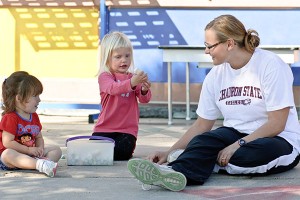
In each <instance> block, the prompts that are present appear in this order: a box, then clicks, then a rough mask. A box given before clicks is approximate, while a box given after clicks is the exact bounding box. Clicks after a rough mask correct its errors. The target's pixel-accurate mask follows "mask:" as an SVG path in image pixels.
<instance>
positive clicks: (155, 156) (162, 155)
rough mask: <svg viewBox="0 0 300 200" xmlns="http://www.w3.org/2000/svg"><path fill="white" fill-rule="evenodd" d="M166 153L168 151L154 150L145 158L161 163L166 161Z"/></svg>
mask: <svg viewBox="0 0 300 200" xmlns="http://www.w3.org/2000/svg"><path fill="white" fill-rule="evenodd" d="M168 154H169V152H167V151H156V152H154V153H152V154H150V155H149V156H147V157H146V159H147V160H150V161H151V162H155V163H157V164H159V165H161V164H163V163H165V162H167V157H168Z"/></svg>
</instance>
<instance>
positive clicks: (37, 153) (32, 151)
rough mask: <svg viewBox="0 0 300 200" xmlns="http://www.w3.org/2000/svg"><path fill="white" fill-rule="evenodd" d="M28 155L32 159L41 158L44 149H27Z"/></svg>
mask: <svg viewBox="0 0 300 200" xmlns="http://www.w3.org/2000/svg"><path fill="white" fill-rule="evenodd" d="M28 148H29V155H31V156H34V157H42V156H43V154H44V149H43V148H39V147H28Z"/></svg>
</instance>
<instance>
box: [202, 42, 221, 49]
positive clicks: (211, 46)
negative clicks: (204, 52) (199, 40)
mask: <svg viewBox="0 0 300 200" xmlns="http://www.w3.org/2000/svg"><path fill="white" fill-rule="evenodd" d="M221 43H223V42H222V41H221V42H217V43H215V44H212V45H208V44H207V43H206V42H204V46H205V47H206V48H208V49H212V48H214V47H216V46H218V45H219V44H221Z"/></svg>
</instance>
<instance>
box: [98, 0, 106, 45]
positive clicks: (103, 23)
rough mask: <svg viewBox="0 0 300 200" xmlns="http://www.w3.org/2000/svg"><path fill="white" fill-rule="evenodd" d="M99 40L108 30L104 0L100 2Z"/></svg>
mask: <svg viewBox="0 0 300 200" xmlns="http://www.w3.org/2000/svg"><path fill="white" fill-rule="evenodd" d="M100 20H101V21H100V27H101V28H100V40H101V39H102V38H103V37H104V35H105V34H106V33H107V32H108V9H107V6H106V5H105V0H101V2H100Z"/></svg>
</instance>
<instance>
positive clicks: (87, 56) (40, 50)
mask: <svg viewBox="0 0 300 200" xmlns="http://www.w3.org/2000/svg"><path fill="white" fill-rule="evenodd" d="M0 24H1V31H0V77H1V76H8V75H9V74H11V73H12V72H14V71H16V70H24V71H28V72H29V73H31V74H33V75H35V76H37V77H39V78H45V77H46V78H48V77H49V78H62V77H63V78H94V77H95V75H96V74H97V71H98V67H97V52H98V51H97V44H98V11H97V10H91V9H88V8H85V9H48V8H47V9H44V8H38V9H35V8H22V9H18V8H13V9H4V8H3V9H0ZM48 25H49V27H50V28H49V27H47V26H48ZM53 26H54V27H53ZM32 27H33V28H32ZM56 44H63V47H62V48H61V47H59V46H55V45H56ZM76 44H79V45H78V46H76ZM43 45H46V48H44V46H43Z"/></svg>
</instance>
